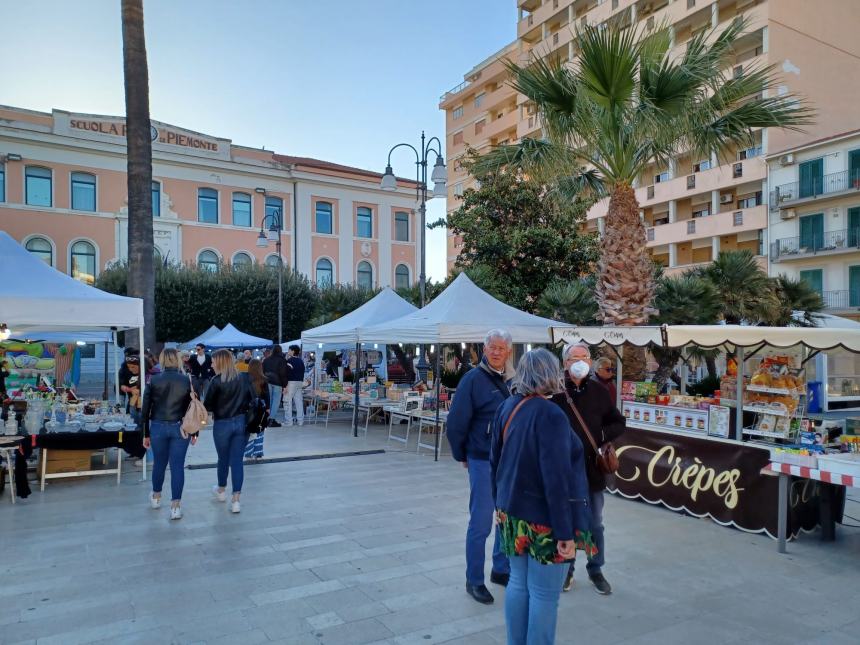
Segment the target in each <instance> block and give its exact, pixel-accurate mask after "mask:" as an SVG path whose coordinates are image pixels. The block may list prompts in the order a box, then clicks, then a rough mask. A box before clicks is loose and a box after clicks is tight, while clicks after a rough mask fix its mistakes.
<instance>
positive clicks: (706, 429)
mask: <svg viewBox="0 0 860 645" xmlns="http://www.w3.org/2000/svg"><path fill="white" fill-rule="evenodd" d="M621 392H622V394H621V399H622V404H621V412H622V414H623V415H624V416H625V418H626V419H627V423H628V424H630V425H632V426H635V427H640V428H643V429H646V430H650V429H656V430H681V431H686V432H694V433H698V434H709V433H712V431H711V427H712V425H713V424H712V422H711V420H710V414H711V409H712V408H713V407H715V406H718V405H719V403H720V399H719V398H718V397H706V396H688V395H683V394H657V386H656V384H655V383H634V382H632V381H625V382H624V383H623V384H622V389H621ZM720 417H721V418H722V417H723V415H720ZM727 423H728V418H726V424H727ZM713 432H718V433H719V436H726V435H727V434H728V432H727V429H726V433H725V434H722V431H721V430H720V431H717V430H715V431H713Z"/></svg>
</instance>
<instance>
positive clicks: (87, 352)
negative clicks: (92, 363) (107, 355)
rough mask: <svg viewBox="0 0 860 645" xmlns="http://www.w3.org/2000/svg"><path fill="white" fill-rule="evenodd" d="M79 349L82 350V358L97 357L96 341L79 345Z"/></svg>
mask: <svg viewBox="0 0 860 645" xmlns="http://www.w3.org/2000/svg"><path fill="white" fill-rule="evenodd" d="M78 351H79V352H80V355H81V358H95V357H96V345H95V343H87V344H86V345H84V346H82V347H78Z"/></svg>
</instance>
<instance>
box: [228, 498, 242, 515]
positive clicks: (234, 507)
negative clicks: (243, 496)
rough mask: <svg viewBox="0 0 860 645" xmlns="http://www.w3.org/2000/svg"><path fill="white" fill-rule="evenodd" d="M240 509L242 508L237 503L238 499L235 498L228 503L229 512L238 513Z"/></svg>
mask: <svg viewBox="0 0 860 645" xmlns="http://www.w3.org/2000/svg"><path fill="white" fill-rule="evenodd" d="M241 510H242V507H241V506H240V505H239V500H236V501H235V502H232V503H231V504H230V512H231V513H238V512H239V511H241Z"/></svg>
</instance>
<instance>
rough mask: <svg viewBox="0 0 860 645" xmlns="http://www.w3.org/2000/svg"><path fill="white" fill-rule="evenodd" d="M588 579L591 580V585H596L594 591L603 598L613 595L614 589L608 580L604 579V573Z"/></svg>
mask: <svg viewBox="0 0 860 645" xmlns="http://www.w3.org/2000/svg"><path fill="white" fill-rule="evenodd" d="M588 579H589V580H591V584H593V585H594V590H595V591H596V592H597V593H599V594H601V595H602V596H608V595H609V594H611V593H612V587H611V586H610V584H609V583H608V582H607V581H606V578H604V577H603V574H602V573H595V574H594V575H589V576H588Z"/></svg>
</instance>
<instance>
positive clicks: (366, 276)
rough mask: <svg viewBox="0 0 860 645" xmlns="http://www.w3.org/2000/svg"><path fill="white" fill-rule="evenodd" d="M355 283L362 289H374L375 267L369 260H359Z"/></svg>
mask: <svg viewBox="0 0 860 645" xmlns="http://www.w3.org/2000/svg"><path fill="white" fill-rule="evenodd" d="M355 284H356V285H357V286H358V287H359V288H360V289H368V290H370V289H373V268H372V267H371V266H370V263H369V262H359V263H358V270H357V271H356V273H355Z"/></svg>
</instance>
